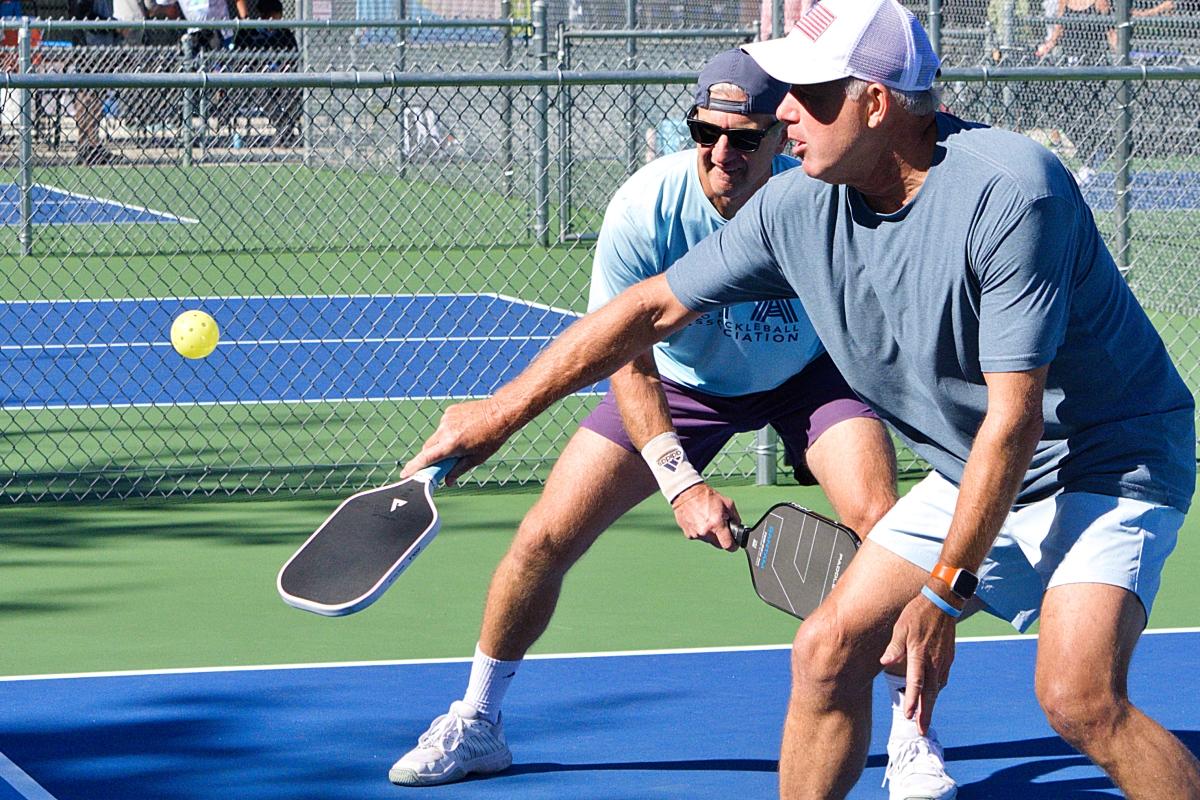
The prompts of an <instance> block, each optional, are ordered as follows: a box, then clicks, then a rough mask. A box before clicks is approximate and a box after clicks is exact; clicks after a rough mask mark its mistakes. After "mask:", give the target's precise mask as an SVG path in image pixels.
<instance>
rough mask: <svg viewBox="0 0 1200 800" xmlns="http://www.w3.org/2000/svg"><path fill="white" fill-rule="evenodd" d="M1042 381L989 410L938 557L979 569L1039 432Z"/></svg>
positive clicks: (1009, 508) (956, 564)
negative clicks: (1011, 401) (1025, 392)
mask: <svg viewBox="0 0 1200 800" xmlns="http://www.w3.org/2000/svg"><path fill="white" fill-rule="evenodd" d="M1040 403H1041V387H1040V385H1039V386H1038V388H1037V390H1036V391H1035V392H1032V393H1030V394H1028V395H1027V396H1025V397H1022V398H1020V399H1019V401H1018V402H1014V403H1012V404H1010V405H1007V406H1005V407H1003V408H1002V409H996V410H994V411H993V410H989V412H988V414H987V416H985V417H984V420H983V424H982V425H980V427H979V431H978V433H976V435H975V442H974V444H973V445H972V447H971V454H970V456H969V457H968V459H967V465H966V468H965V469H964V470H963V479H962V485H961V486H960V487H959V494H958V504H957V505H956V506H955V509H954V519H953V520H952V521H951V523H950V531H949V533H948V535H947V537H946V542H945V544H944V545H943V546H942V555H941V560H942V562H943V563H946V564H949V565H951V566H954V567H963V568H966V569H970V570H976V569H978V567H979V565H980V564H981V563H983V559H984V556H986V555H987V551H988V550H989V549H990V548H991V546H992V542H994V541H995V539H996V536H997V534H998V533H999V532H1000V527H1001V525H1003V524H1004V519H1005V517H1006V516H1008V513H1009V511H1010V510H1011V509H1012V504H1013V502H1014V501H1015V500H1016V497H1017V493H1018V492H1019V491H1020V488H1021V482H1022V481H1023V480H1024V477H1025V473H1026V472H1027V471H1028V469H1029V462H1030V460H1031V459H1032V458H1033V453H1034V450H1035V448H1036V447H1037V443H1038V440H1039V439H1040V438H1041V435H1042V430H1043V421H1042V414H1041V405H1040Z"/></svg>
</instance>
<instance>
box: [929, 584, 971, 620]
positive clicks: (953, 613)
mask: <svg viewBox="0 0 1200 800" xmlns="http://www.w3.org/2000/svg"><path fill="white" fill-rule="evenodd" d="M921 594H923V595H925V599H926V600H928V601H929V602H931V603H933V604H934V605H935V606H937V607H938V608H940V609H941V610H942V611H944V612H946V615H947V616H949V617H951V618H953V619H958V618H959V617H961V616H962V611H960V610H959V609H957V608H955V607H954V606H952V605H950V604H949V603H947V602H946V601H945V600H943V599H942V598H941V596H940V595H938V593H937V592H935V591H934V590H933V589H930V588H929V587H928V586H922V587H921Z"/></svg>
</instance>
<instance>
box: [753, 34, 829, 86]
mask: <svg viewBox="0 0 1200 800" xmlns="http://www.w3.org/2000/svg"><path fill="white" fill-rule="evenodd" d="M742 50H743V51H744V52H745V53H746V54H747V55H748V56H750V57H751V58H753V59H754V61H755V63H757V64H758V65H759V66H760V67H762V69H763V72H765V73H767V74H768V75H770V76H771V77H772V78H774V79H775V80H777V81H783V82H784V83H791V84H799V85H801V86H803V85H807V84H812V83H828V82H829V81H837V80H841V79H842V78H848V77H850V74H849V73H848V72H846V69H845V65H842V64H832V63H830V62H829V57H828V55H826V54H825V53H821V52H818V51H817V48H816V47H815V46H814V43H813V41H812V40H811V39H809V38H808V37H807V36H800V35H796V33H795V32H793V33H790V34H788V35H787V36H785V37H783V38H782V39H771V40H769V41H765V42H753V43H751V44H744V45H742Z"/></svg>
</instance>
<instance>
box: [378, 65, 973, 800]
mask: <svg viewBox="0 0 1200 800" xmlns="http://www.w3.org/2000/svg"><path fill="white" fill-rule="evenodd" d="M786 93H787V85H786V84H783V83H781V82H779V81H774V80H772V79H771V78H770V77H769V76H767V75H766V73H764V72H763V71H762V70H761V69H759V68H758V67H757V66H756V65H755V63H754V61H753V59H751V58H750V57H749V56H747V55H746V54H744V53H742V52H741V51H739V50H731V51H728V52H725V53H722V54H720V55H718V56H717V57H716V58H714V59H713V60H712V61H711V62H710V63H709V64H708V65H707V66H706V67H705V69H704V71H703V72H702V73H701V75H700V80H699V83H698V85H697V92H696V106H695V107H694V108H693V109H692V111H691V112H690V113H689V114H688V119H687V125H688V128H689V131H690V133H691V135H692V138H693V139H694V140H695V142H696V143H697V145H698V147H697V149H695V150H687V151H684V152H680V153H674V154H671V155H667V156H664V157H662V158H660V159H657V160H656V161H654V162H652V163H650V164H648V165H647V166H645V167H643V168H642V169H641V170H639V171H638V172H637V173H636V174H635V175H633V176H632V177H630V178H629V179H628V180H627V181H626V183H625V184H624V185H623V186H622V187H621V188H620V189H619V190H618V191H617V192H616V194H615V195H614V197H613V198H612V201H611V203H610V204H609V207H608V209H607V213H606V214H605V217H604V224H603V226H602V228H601V231H600V237H599V242H598V244H597V248H596V255H595V262H594V269H593V276H592V288H591V297H590V300H589V307H590V308H592V309H595V308H599V307H602V306H604V305H605V304H607V303H608V302H609V301H610V300H611V299H612V298H613V297H615V296H617V295H619V294H620V293H621V292H622V291H623V290H624V289H626V288H628V287H630V286H633V285H635V284H637V283H639V282H640V281H642V280H643V279H645V278H648V277H651V276H655V275H661V274H662V273H663V272H664V271H665V270H667V269H668V268H669V267H670V266H671V265H672V264H673V263H675V262H676V261H677V260H678V259H679V258H680V257H681V256H683V255H684V254H685V253H687V252H688V251H689V250H691V249H692V248H693V247H695V246H696V245H697V244H699V243H700V242H701V241H703V240H704V239H706V238H707V237H709V236H710V235H711V234H712V233H713V232H714V231H717V230H720V229H721V228H723V227H725V226H726V225H727V224H728V222H729V221H730V220H731V219H732V218H733V217H734V215H735V214H736V213H737V212H738V211H739V210H740V209H741V208H742V207H744V206H745V204H746V203H747V201H749V200H750V198H751V197H752V196H753V195H754V193H755V192H757V191H759V190H760V189H761V188H762V186H763V185H764V184H766V183H767V181H768V179H769V178H770V177H771V176H772V175H778V174H780V173H783V172H785V171H787V170H793V168H795V167H797V166H798V165H799V162H798V161H797V160H796V159H794V158H791V157H790V156H785V155H782V154H781V151H782V149H783V147H784V145H785V144H786V143H787V138H786V137H785V136H784V131H783V127H782V126H781V125H779V124H778V122H777V120H776V119H775V116H774V109H775V108H776V107H777V106H778V105H779V102H780V101H781V100H782V99H783V97H784V95H785V94H786ZM630 355H631V357H633V358H632V361H631V362H630V363H629V364H627V365H625V366H623V367H622V368H621V369H619V370H617V371H616V373H615V374H614V375H613V377H612V389H611V390H610V392H609V393H608V394H607V396H606V397H605V398H604V399H603V400H602V401H601V403H600V404H599V406H598V407H597V408H596V409H595V410H594V411H593V412H592V413H591V414H589V415H588V417H587V418H586V419H584V420H583V421H582V423H581V424H580V430H579V431H577V432H576V433H575V435H574V436H573V437H572V438H571V440H570V441H569V442H568V443H567V445H566V448H565V449H564V450H563V453H562V455H561V456H560V457H559V460H558V462H557V463H556V464H555V466H554V468H553V470H552V471H551V474H550V477H549V479H548V480H547V482H546V489H545V492H544V493H543V494H542V496H541V498H539V500H538V502H537V503H536V504H535V506H534V507H533V508H532V509H531V510H530V512H529V513H528V515H527V516H526V517H525V519H524V520H523V522H522V524H521V527H520V529H519V530H518V532H517V537H516V539H515V540H514V542H513V545H512V547H511V548H510V550H509V552H508V554H507V555H506V556H505V558H504V559H503V561H502V562H501V564H500V566H499V568H498V569H497V571H496V574H495V576H494V577H493V580H492V585H491V587H490V589H489V592H488V601H487V606H486V609H485V611H484V621H483V627H482V631H481V633H480V639H479V643H478V646H477V647H476V653H475V659H474V663H473V665H472V670H471V677H470V680H469V682H468V686H467V691H466V694H465V696H464V698H463V699H462V700H460V701H456V702H455V703H454V704H453V705H452V706H451V708H450V711H449V713H447V714H444V715H442V716H440V717H438V718H437V719H436V720H435V721H434V723H433V725H432V726H431V728H430V730H429V731H428V732H426V733H425V734H424V735H423V736H422V737H421V740H420V742H419V743H418V746H417V747H416V748H415V749H413V750H412V751H411V752H409V753H407V754H405V755H404V756H403V757H402V758H401V759H400V760H399V761H397V762H396V764H395V765H394V766H393V768H392V770H391V772H390V777H391V780H392V781H393V782H394V783H397V784H401V785H429V784H438V783H447V782H450V781H455V780H459V779H461V778H463V777H465V776H466V775H468V774H470V773H488V772H496V771H499V770H501V769H504V768H505V767H507V766H508V765H509V763H511V760H512V755H511V753H510V751H509V748H508V745H507V743H506V741H505V738H504V733H503V730H502V728H501V726H500V704H501V700H502V698H503V696H504V693H505V691H506V689H507V687H508V685H509V683H510V682H511V680H512V679H513V677H514V676H515V674H516V672H517V668H518V666H519V664H520V662H521V660H522V659H523V657H524V655H525V653H526V651H527V650H528V649H529V647H530V646H532V645H533V643H534V642H535V641H536V640H537V638H538V637H539V636H540V635H541V634H542V632H543V631H544V630H545V629H546V626H547V625H548V624H549V621H550V617H551V615H552V614H553V612H554V608H555V604H556V601H557V598H558V593H559V589H560V586H561V583H562V579H563V576H564V575H565V573H566V572H567V570H568V569H569V568H570V567H571V566H572V565H573V564H574V563H575V561H576V560H577V559H578V558H579V557H581V556H582V555H583V553H584V552H585V551H586V550H587V549H588V547H590V546H591V544H592V542H594V541H595V539H596V538H597V537H598V536H599V535H600V534H601V533H602V532H603V531H604V530H605V529H606V528H608V526H609V525H611V524H612V523H613V522H615V521H616V520H617V519H618V518H620V517H621V516H622V515H623V514H624V513H625V512H626V511H628V510H629V509H630V508H632V507H633V506H634V505H636V504H637V503H640V502H641V501H642V500H644V499H645V498H646V497H648V496H649V495H650V494H652V493H653V492H654V490H655V489H656V488H658V489H659V490H661V492H662V494H663V496H664V498H665V499H666V500H667V501H668V502H669V503H670V504H671V507H672V509H673V511H674V513H675V517H676V520H677V522H678V523H679V525H680V527H681V529H682V530H683V532H684V535H685V536H686V537H687V538H690V539H700V540H703V541H707V542H709V543H710V544H713V545H715V546H718V547H721V548H723V549H726V550H736V549H737V546H736V544H735V543H734V541H733V538H732V534H731V532H730V529H729V525H730V523H731V522H735V521H738V519H739V518H738V515H737V511H736V509H735V508H734V507H733V504H732V502H731V501H729V500H728V499H727V498H725V497H723V496H721V495H720V494H718V493H717V492H715V491H713V490H712V489H711V488H710V487H709V486H708V485H707V484H706V483H705V482H704V480H703V478H702V477H701V474H700V472H701V471H702V470H703V469H704V468H705V466H706V465H707V464H708V463H709V461H710V460H711V459H712V458H713V457H714V456H716V454H717V453H718V452H719V451H720V449H721V448H722V447H723V446H724V445H725V443H726V442H728V440H729V439H730V437H732V436H733V435H734V434H735V433H737V432H746V431H753V430H757V429H758V428H761V427H762V426H764V425H768V424H769V425H772V426H773V427H774V428H775V429H776V430H777V431H778V432H779V434H780V438H781V440H782V442H783V444H784V447H785V449H786V450H787V453H788V455H789V456H790V460H791V463H792V464H793V465H794V466H795V469H796V475H797V478H798V479H799V480H800V481H801V482H802V483H809V484H811V483H817V482H819V483H820V485H821V486H822V488H823V489H824V490H825V492H826V494H827V496H828V497H829V499H830V502H831V503H832V504H833V506H834V508H835V509H836V510H837V512H838V514H839V516H841V518H842V520H843V521H844V522H845V523H846V524H847V525H849V526H851V527H852V528H855V529H857V530H862V531H864V532H865V531H867V530H870V528H871V527H872V526H874V524H875V522H876V521H877V520H878V519H879V518H880V517H881V516H882V515H883V513H884V512H886V511H887V510H888V509H889V508H890V507H891V506H892V505H893V504H894V502H895V464H894V459H895V456H894V453H893V452H892V447H891V442H890V440H889V438H888V436H887V433H886V431H885V429H884V428H883V426H882V425H881V424H880V422H879V420H878V418H877V417H876V416H875V414H874V413H872V412H871V411H870V410H869V409H868V408H867V407H866V406H865V405H864V404H863V403H862V401H861V400H860V399H859V398H858V397H857V396H856V395H855V394H854V393H853V392H852V391H851V390H850V388H849V387H848V386H847V385H846V384H845V382H844V381H843V380H842V378H841V376H840V375H839V374H838V372H837V370H836V368H834V366H833V364H832V362H831V361H830V360H829V358H828V356H827V355H826V354H825V351H824V348H823V347H822V346H821V343H820V341H819V340H818V339H817V336H816V334H815V333H814V331H813V328H812V325H811V324H810V323H809V321H808V318H807V316H806V315H805V313H804V309H803V308H802V307H801V305H800V303H799V302H798V301H797V300H795V299H794V298H784V299H766V300H762V301H754V302H748V303H742V304H737V305H732V306H729V307H727V308H722V309H718V310H715V311H714V312H713V313H712V314H707V315H703V316H700V317H698V318H697V319H695V320H693V321H692V323H691V324H690V325H688V326H687V327H685V328H684V329H683V330H680V331H678V332H676V333H675V334H674V335H672V336H671V337H669V338H668V339H667V340H666V341H664V342H661V343H658V344H656V345H655V346H654V348H653V349H652V350H650V351H646V352H641V353H638V354H630ZM627 360H628V359H627ZM896 697H897V698H898V695H897V696H896ZM897 702H898V699H897ZM894 735H895V737H896V738H897V740H901V739H904V740H912V744H911V745H910V746H911V748H912V749H913V751H914V753H916V754H918V756H919V757H916V758H913V759H911V760H910V761H908V762H906V765H907V772H906V775H905V777H904V778H903V779H901V780H909V781H910V782H911V781H915V783H910V786H912V788H913V789H914V791H920V792H921V794H922V795H924V796H930V797H934V798H938V800H940V798H944V797H950V796H952V794H953V790H954V783H953V781H951V780H950V779H949V778H948V777H947V776H946V775H945V772H944V769H943V766H942V760H941V747H940V745H939V744H938V742H937V740H936V739H935V738H934V737H933V734H932V732H930V734H929V736H922V735H921V733H920V732H918V731H917V730H916V727H915V726H914V725H913V724H912V723H911V722H909V721H908V720H905V719H903V717H902V716H900V715H897V724H896V729H895V731H894Z"/></svg>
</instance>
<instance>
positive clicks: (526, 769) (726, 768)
mask: <svg viewBox="0 0 1200 800" xmlns="http://www.w3.org/2000/svg"><path fill="white" fill-rule="evenodd" d="M778 771H779V762H778V761H775V760H774V759H768V758H711V759H706V758H695V759H683V760H679V761H610V762H599V763H576V764H564V763H560V762H556V761H534V762H530V763H527V764H513V765H512V766H511V767H509V768H508V769H506V770H505V771H504V774H505V775H513V776H515V775H538V774H543V773H552V772H778Z"/></svg>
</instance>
